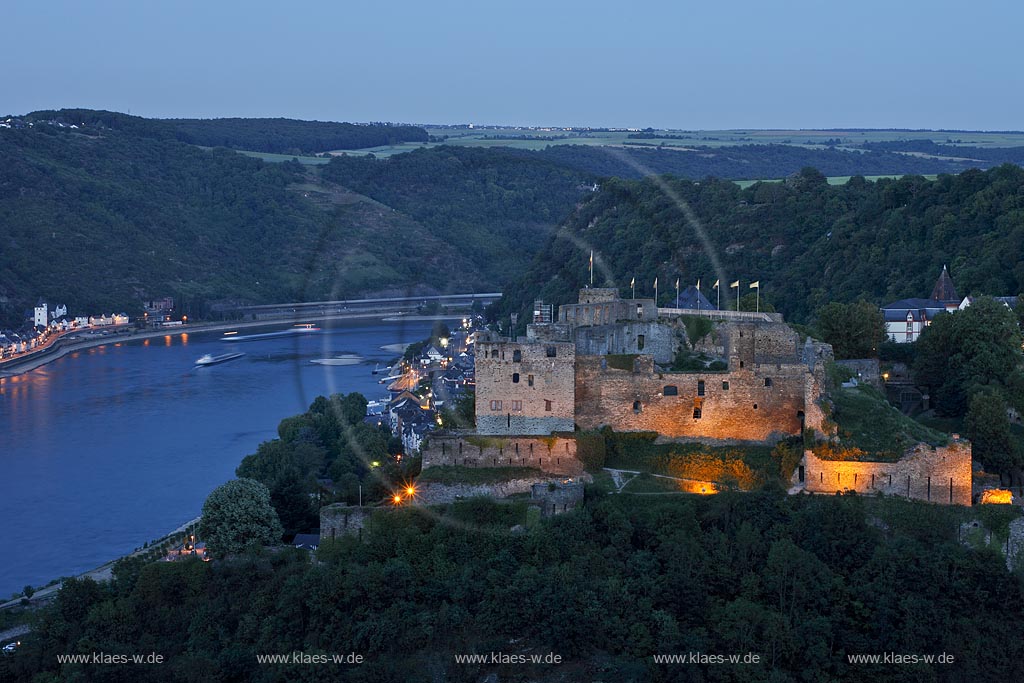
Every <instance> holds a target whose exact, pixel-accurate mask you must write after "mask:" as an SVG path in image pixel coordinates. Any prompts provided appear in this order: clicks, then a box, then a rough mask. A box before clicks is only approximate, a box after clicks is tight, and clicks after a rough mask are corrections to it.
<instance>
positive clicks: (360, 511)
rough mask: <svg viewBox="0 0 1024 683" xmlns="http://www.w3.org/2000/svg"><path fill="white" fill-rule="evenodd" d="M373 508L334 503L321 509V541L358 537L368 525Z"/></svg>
mask: <svg viewBox="0 0 1024 683" xmlns="http://www.w3.org/2000/svg"><path fill="white" fill-rule="evenodd" d="M372 511H373V510H372V508H366V507H358V506H356V505H346V504H344V503H334V504H332V505H326V506H324V507H322V508H320V539H321V540H323V541H327V540H331V539H334V538H341V537H342V536H344V535H345V534H353V535H358V534H359V532H360V531H362V529H363V526H364V525H365V524H366V518H367V517H369V516H370V513H371V512H372Z"/></svg>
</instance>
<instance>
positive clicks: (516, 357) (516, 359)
mask: <svg viewBox="0 0 1024 683" xmlns="http://www.w3.org/2000/svg"><path fill="white" fill-rule="evenodd" d="M522 361H523V352H522V351H520V350H519V349H516V350H515V351H513V352H512V362H513V363H521V362H522Z"/></svg>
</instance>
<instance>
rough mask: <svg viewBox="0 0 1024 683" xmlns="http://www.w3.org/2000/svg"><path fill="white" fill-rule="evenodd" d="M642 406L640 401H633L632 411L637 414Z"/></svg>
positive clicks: (641, 410)
mask: <svg viewBox="0 0 1024 683" xmlns="http://www.w3.org/2000/svg"><path fill="white" fill-rule="evenodd" d="M643 409H644V407H643V406H642V405H641V404H640V401H633V412H634V413H637V414H638V415H639V414H640V413H641V412H643Z"/></svg>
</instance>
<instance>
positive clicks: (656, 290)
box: [654, 278, 658, 308]
mask: <svg viewBox="0 0 1024 683" xmlns="http://www.w3.org/2000/svg"><path fill="white" fill-rule="evenodd" d="M654 307H655V308H657V307H658V278H654Z"/></svg>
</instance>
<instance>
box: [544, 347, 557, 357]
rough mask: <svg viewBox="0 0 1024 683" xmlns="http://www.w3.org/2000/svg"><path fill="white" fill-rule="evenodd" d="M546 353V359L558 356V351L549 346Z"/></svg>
mask: <svg viewBox="0 0 1024 683" xmlns="http://www.w3.org/2000/svg"><path fill="white" fill-rule="evenodd" d="M546 351H547V355H548V358H554V357H556V356H557V355H558V349H557V348H555V347H554V346H549V347H548V348H547V350H546Z"/></svg>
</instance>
